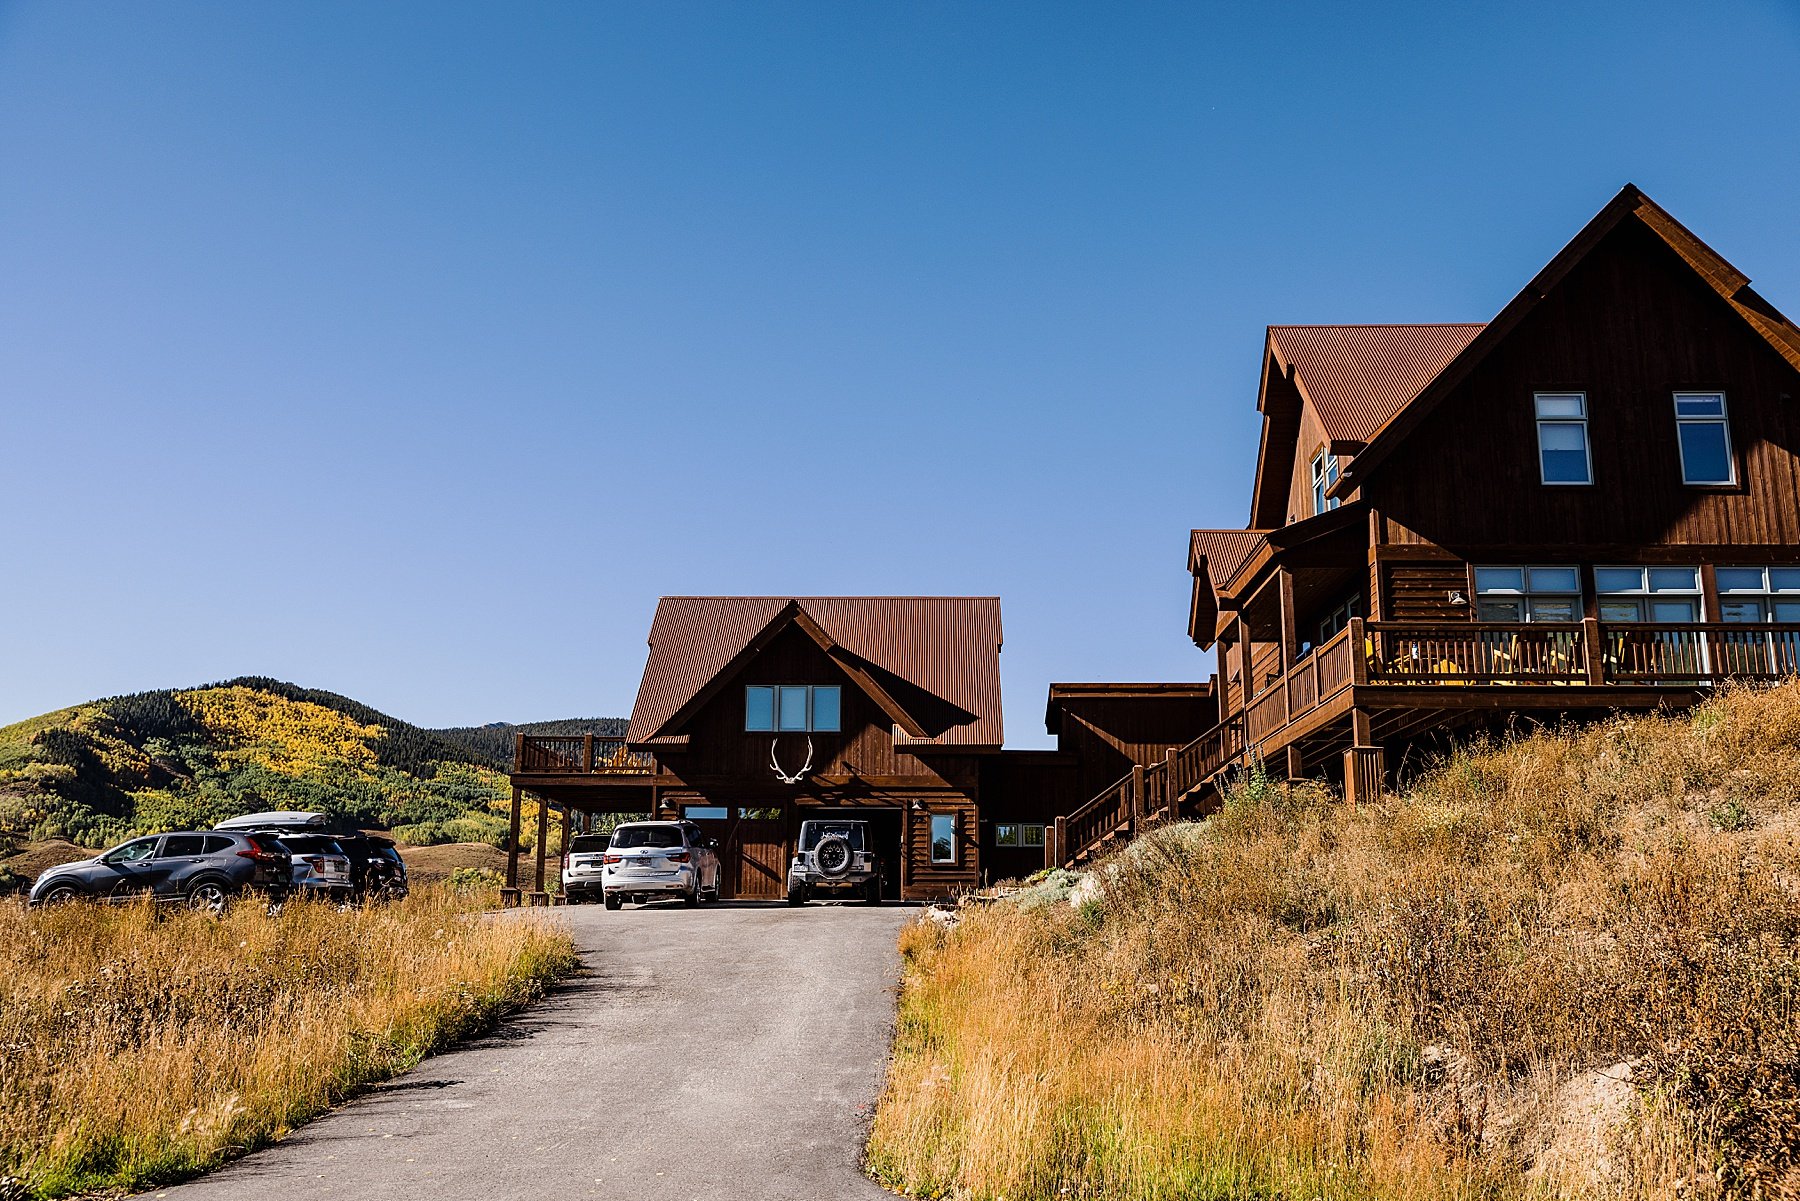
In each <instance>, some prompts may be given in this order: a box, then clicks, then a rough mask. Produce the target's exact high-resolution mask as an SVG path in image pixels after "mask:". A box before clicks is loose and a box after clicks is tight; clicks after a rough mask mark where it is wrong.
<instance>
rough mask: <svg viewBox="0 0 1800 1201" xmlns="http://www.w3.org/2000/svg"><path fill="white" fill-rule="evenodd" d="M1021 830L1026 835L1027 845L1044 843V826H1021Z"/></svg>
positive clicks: (1036, 845) (1037, 845) (1034, 845)
mask: <svg viewBox="0 0 1800 1201" xmlns="http://www.w3.org/2000/svg"><path fill="white" fill-rule="evenodd" d="M1019 830H1020V832H1021V833H1023V834H1024V835H1025V845H1026V846H1028V847H1041V846H1043V845H1044V827H1042V826H1020V827H1019Z"/></svg>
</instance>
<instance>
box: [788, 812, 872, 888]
mask: <svg viewBox="0 0 1800 1201" xmlns="http://www.w3.org/2000/svg"><path fill="white" fill-rule="evenodd" d="M881 888H882V875H881V861H880V859H879V858H878V857H877V856H876V854H875V851H874V844H873V842H872V841H871V840H870V838H869V824H868V823H867V822H860V821H845V820H840V819H837V818H831V819H820V820H815V821H804V822H801V823H800V845H799V847H798V848H797V849H796V850H795V851H794V861H793V862H792V863H790V864H789V865H788V874H787V902H788V904H790V905H804V904H806V902H807V901H808V900H809V899H810V898H812V897H814V896H820V895H827V894H835V895H838V896H852V897H861V898H862V899H863V900H864V901H866V902H867V903H869V904H871V905H879V904H881Z"/></svg>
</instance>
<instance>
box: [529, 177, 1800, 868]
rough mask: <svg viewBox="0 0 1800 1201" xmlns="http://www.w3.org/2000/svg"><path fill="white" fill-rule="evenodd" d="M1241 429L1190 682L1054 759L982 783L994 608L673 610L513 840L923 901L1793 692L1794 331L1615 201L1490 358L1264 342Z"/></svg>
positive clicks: (543, 745)
mask: <svg viewBox="0 0 1800 1201" xmlns="http://www.w3.org/2000/svg"><path fill="white" fill-rule="evenodd" d="M1257 409H1258V411H1259V412H1260V413H1261V415H1262V438H1261V445H1260V449H1259V451H1258V455H1257V462H1256V472H1255V481H1254V485H1253V488H1252V493H1251V501H1250V517H1249V522H1248V524H1247V526H1245V527H1244V528H1241V529H1240V528H1227V529H1200V530H1194V531H1193V532H1192V534H1191V536H1190V539H1189V543H1188V547H1187V568H1188V571H1189V572H1190V573H1191V575H1192V577H1193V591H1192V601H1191V604H1190V608H1189V613H1188V632H1189V634H1190V636H1191V637H1192V639H1193V641H1194V643H1195V644H1196V645H1197V646H1198V647H1200V648H1201V649H1203V650H1204V649H1209V648H1213V647H1216V648H1217V652H1218V654H1217V659H1218V670H1217V671H1216V672H1215V674H1214V675H1213V678H1212V680H1211V682H1210V683H1207V684H1160V685H1158V684H1139V685H1129V684H1062V685H1055V686H1053V687H1052V688H1051V690H1050V697H1049V705H1048V711H1047V714H1046V720H1047V723H1048V726H1049V728H1050V731H1051V733H1052V734H1054V735H1055V736H1056V738H1057V748H1056V749H1055V750H1054V751H1010V750H1005V749H1003V738H1002V730H1001V719H1000V689H999V667H998V655H999V651H1000V641H1001V639H1000V612H999V603H998V601H997V600H994V599H992V598H891V597H890V598H843V597H826V598H779V597H776V598H745V597H735V598H668V599H665V600H664V601H663V602H662V605H661V607H660V608H659V609H658V611H657V616H656V619H655V623H654V625H653V627H652V630H651V636H650V644H651V646H650V658H649V662H648V664H647V666H646V668H645V673H644V682H643V685H642V687H641V688H640V690H639V693H638V699H637V705H636V708H635V709H634V711H633V714H632V720H631V728H630V730H629V732H628V734H627V736H626V738H625V739H624V741H623V742H622V743H614V744H607V743H605V742H604V740H601V741H600V742H598V743H597V742H595V741H594V740H591V739H590V740H587V741H586V742H584V741H583V740H581V739H574V740H568V739H562V740H559V739H547V738H538V739H523V740H522V741H521V745H520V747H519V752H518V762H517V764H516V771H515V775H514V784H515V814H514V821H515V827H516V823H517V820H518V819H517V813H518V810H517V804H516V802H517V797H518V795H519V792H520V790H529V791H530V792H532V793H534V794H536V795H537V796H539V797H541V798H544V799H546V800H548V801H549V802H550V803H551V804H552V805H554V806H556V807H558V808H560V809H562V810H563V812H564V814H565V817H564V820H565V821H567V820H568V816H567V815H568V814H569V813H570V812H571V811H574V812H577V813H580V812H583V811H599V810H623V809H637V810H640V811H650V810H655V811H658V812H663V813H674V812H684V813H686V814H687V815H688V816H689V817H693V818H696V819H697V820H699V821H700V822H701V823H702V824H703V825H706V824H709V823H710V824H712V825H713V826H714V827H715V828H717V829H718V830H719V836H720V838H721V840H722V841H723V842H724V843H725V845H726V848H727V852H728V853H727V854H726V856H725V858H726V862H727V882H728V889H729V891H732V892H734V893H735V894H736V895H739V896H770V897H773V896H776V895H778V893H779V891H780V876H781V873H782V865H783V864H784V863H785V860H786V856H787V854H788V851H789V848H790V846H791V843H792V838H793V834H794V832H795V830H796V829H797V825H798V822H799V821H800V820H803V819H804V818H805V817H806V816H810V815H813V814H816V813H822V812H845V811H855V812H857V813H858V814H860V815H865V816H869V817H871V818H872V819H873V820H875V821H876V822H877V823H879V825H878V828H879V830H880V831H881V837H882V838H883V839H884V840H885V845H886V846H887V848H888V851H887V853H888V854H889V855H891V856H892V859H893V862H895V863H896V864H897V865H898V870H897V871H894V872H891V873H890V874H891V875H892V876H893V880H894V888H895V891H896V894H897V895H899V896H904V897H907V898H925V897H931V896H936V895H941V894H944V893H949V892H954V891H957V890H961V889H966V888H969V887H971V886H974V885H976V884H978V883H980V882H982V881H983V880H986V879H1000V878H1004V877H1010V876H1018V875H1023V874H1025V873H1027V872H1029V871H1031V870H1035V869H1036V868H1038V867H1041V866H1043V865H1045V864H1046V863H1077V862H1080V861H1083V860H1085V859H1087V858H1089V857H1090V856H1092V855H1094V854H1096V853H1097V852H1098V851H1100V850H1101V849H1103V848H1104V847H1105V846H1107V845H1108V844H1110V843H1112V842H1114V841H1116V840H1119V839H1121V838H1124V837H1128V836H1129V835H1130V834H1131V833H1132V832H1133V831H1134V830H1135V829H1136V828H1138V826H1139V825H1140V824H1141V823H1143V822H1145V821H1151V820H1157V819H1166V818H1170V817H1175V816H1185V815H1193V814H1197V813H1203V812H1206V811H1207V810H1208V808H1209V807H1210V806H1212V805H1213V804H1215V803H1216V800H1217V797H1218V795H1219V790H1220V787H1221V783H1222V781H1223V779H1224V778H1225V777H1226V775H1227V774H1228V773H1231V772H1234V771H1238V770H1244V769H1246V768H1248V767H1251V766H1253V765H1260V766H1261V768H1262V769H1263V770H1266V771H1268V772H1270V773H1271V774H1273V775H1275V776H1277V777H1288V778H1315V777H1326V778H1329V779H1331V780H1333V781H1334V782H1336V783H1339V784H1341V785H1342V786H1343V788H1344V790H1345V793H1346V796H1347V798H1348V799H1349V800H1350V801H1352V802H1354V801H1356V800H1357V799H1359V798H1363V797H1366V796H1369V795H1371V794H1373V793H1374V792H1376V791H1377V790H1379V789H1380V788H1381V787H1382V786H1383V784H1384V781H1385V780H1387V779H1388V778H1390V777H1391V773H1392V772H1393V771H1394V770H1395V769H1396V768H1397V767H1399V766H1400V764H1401V763H1402V761H1403V759H1404V757H1405V756H1406V754H1407V752H1408V751H1409V750H1410V749H1412V748H1415V747H1420V746H1431V745H1434V744H1439V743H1440V742H1441V739H1442V738H1443V737H1444V736H1445V735H1446V734H1447V733H1449V732H1453V731H1456V730H1458V729H1464V728H1467V727H1470V726H1473V725H1478V724H1481V725H1490V726H1492V725H1499V724H1504V723H1507V722H1511V721H1517V720H1519V719H1521V718H1535V719H1540V720H1556V719H1558V718H1561V717H1564V716H1570V715H1580V714H1603V713H1606V712H1610V711H1615V710H1645V709H1653V708H1660V707H1676V706H1685V705H1688V704H1691V703H1693V702H1694V701H1695V700H1696V699H1697V698H1699V697H1702V696H1704V695H1705V694H1706V693H1707V692H1708V690H1710V689H1711V688H1713V687H1715V686H1716V685H1717V684H1719V683H1720V682H1722V681H1724V680H1727V679H1732V678H1740V679H1752V680H1767V679H1775V678H1779V677H1781V676H1785V675H1791V674H1794V673H1796V672H1797V671H1800V329H1797V328H1796V327H1795V325H1794V324H1793V323H1792V322H1791V321H1789V320H1788V319H1787V318H1785V317H1784V316H1782V315H1781V314H1780V313H1779V312H1777V311H1776V310H1775V309H1774V308H1773V307H1772V306H1771V305H1770V304H1769V303H1768V302H1767V301H1765V300H1763V299H1762V297H1760V296H1759V295H1757V293H1756V292H1755V291H1754V290H1753V289H1751V287H1750V286H1749V280H1748V277H1746V276H1745V275H1744V274H1743V273H1741V272H1739V271H1738V270H1737V269H1736V268H1735V267H1733V266H1732V265H1731V264H1729V263H1727V262H1726V261H1725V260H1724V259H1723V258H1721V257H1720V256H1719V255H1718V254H1717V253H1716V252H1715V251H1713V250H1712V249H1711V248H1710V247H1708V246H1707V245H1706V244H1705V243H1704V242H1702V241H1701V240H1700V239H1699V238H1697V237H1696V236H1694V235H1693V234H1692V233H1690V232H1689V231H1688V230H1687V229H1686V228H1684V227H1683V226H1682V225H1681V224H1680V223H1679V222H1677V221H1676V220H1675V219H1674V218H1673V217H1671V216H1670V215H1669V214H1668V213H1666V212H1665V211H1663V210H1662V209H1661V208H1659V207H1658V206H1657V205H1656V204H1654V203H1653V202H1652V201H1650V200H1649V199H1648V198H1647V197H1645V196H1644V195H1643V194H1642V193H1641V192H1639V191H1638V190H1637V189H1636V188H1634V187H1630V186H1627V187H1626V188H1625V189H1624V190H1623V191H1621V192H1620V193H1619V195H1618V196H1616V197H1615V198H1614V199H1613V200H1612V201H1611V202H1610V203H1609V204H1608V205H1607V206H1606V207H1605V208H1604V209H1602V210H1601V211H1600V213H1599V214H1598V215H1597V216H1596V217H1595V218H1594V219H1593V220H1592V221H1590V222H1589V223H1588V225H1587V226H1586V227H1585V228H1584V229H1582V230H1581V232H1580V233H1579V234H1578V235H1577V236H1576V237H1575V239H1574V240H1573V241H1571V242H1570V243H1569V244H1568V245H1567V246H1566V247H1564V248H1563V250H1562V251H1561V252H1560V253H1559V254H1557V255H1556V257H1555V258H1554V259H1552V260H1551V261H1550V263H1549V265H1548V266H1547V267H1545V268H1544V269H1543V270H1542V271H1540V272H1539V273H1538V274H1537V276H1536V277H1534V278H1533V279H1532V280H1531V281H1530V283H1528V284H1527V285H1526V286H1525V288H1524V290H1523V291H1521V292H1520V293H1519V294H1518V295H1517V296H1516V297H1514V298H1513V300H1512V301H1511V302H1510V303H1508V304H1507V305H1506V307H1505V308H1503V309H1502V310H1501V311H1500V313H1499V314H1498V315H1497V316H1496V317H1495V318H1494V319H1493V320H1492V321H1489V322H1487V323H1486V324H1456V325H1332V326H1272V327H1270V328H1269V330H1268V333H1267V337H1266V340H1265V342H1264V346H1263V351H1262V364H1261V379H1260V386H1259V389H1258V396H1257ZM821 690H824V691H821ZM821 697H823V698H824V699H823V701H822V700H821ZM821 713H823V714H825V715H826V719H827V720H826V721H825V722H824V723H823V724H822V723H821V720H820V717H819V715H820V714H821ZM802 715H805V716H802ZM808 724H810V726H811V728H810V729H808V728H806V726H807V725H808ZM803 765H805V767H806V770H804V771H800V770H799V769H800V768H802V766H803ZM627 798H629V799H630V801H631V803H630V804H625V803H624V801H625V800H626V799H627ZM542 820H543V819H542V818H541V817H540V822H541V821H542ZM543 841H544V840H543V839H542V838H541V837H540V839H539V846H540V847H541V846H542V845H543ZM515 845H516V839H515ZM515 880H516V874H515ZM537 880H538V894H539V895H540V896H541V895H542V892H543V878H542V864H541V861H540V864H539V875H538V877H537ZM513 895H514V896H515V897H516V896H517V893H516V892H515V893H514V894H513Z"/></svg>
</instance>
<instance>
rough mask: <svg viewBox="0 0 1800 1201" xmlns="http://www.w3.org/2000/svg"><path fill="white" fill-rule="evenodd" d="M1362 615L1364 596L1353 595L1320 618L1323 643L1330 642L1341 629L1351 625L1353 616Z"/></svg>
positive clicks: (1320, 635) (1320, 633) (1320, 639)
mask: <svg viewBox="0 0 1800 1201" xmlns="http://www.w3.org/2000/svg"><path fill="white" fill-rule="evenodd" d="M1361 616H1362V597H1361V596H1360V595H1353V596H1351V597H1350V598H1349V599H1348V600H1346V601H1345V602H1344V603H1343V604H1341V605H1339V606H1338V607H1337V608H1335V609H1333V610H1332V611H1331V612H1329V613H1327V614H1326V615H1325V616H1324V617H1322V618H1320V619H1319V641H1320V642H1321V643H1324V642H1330V641H1331V640H1332V639H1333V638H1335V637H1336V636H1337V633H1338V631H1339V630H1342V629H1345V628H1346V627H1348V626H1349V624H1350V619H1351V618H1352V617H1361Z"/></svg>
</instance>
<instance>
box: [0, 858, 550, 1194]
mask: <svg viewBox="0 0 1800 1201" xmlns="http://www.w3.org/2000/svg"><path fill="white" fill-rule="evenodd" d="M573 964H574V951H573V948H572V947H571V945H570V942H569V939H568V936H567V934H566V933H565V932H564V931H563V930H562V929H561V928H560V927H558V926H556V925H553V924H550V923H547V922H544V921H541V920H532V919H530V918H527V917H524V916H522V915H518V916H509V917H508V918H506V919H504V920H495V919H491V918H487V917H484V916H483V915H482V914H481V913H480V912H479V909H478V899H477V898H475V897H472V896H469V895H465V894H459V893H457V892H455V891H454V890H451V889H449V888H427V889H422V890H419V891H416V892H415V893H414V895H413V896H412V897H411V898H409V899H408V900H406V901H404V902H402V903H398V904H394V905H390V906H386V907H381V908H371V909H367V910H361V911H356V912H345V913H340V912H338V911H336V910H335V909H333V908H331V907H329V906H326V905H319V904H313V903H307V902H297V903H291V904H289V905H288V906H287V907H286V908H285V910H284V911H283V912H282V913H280V914H279V915H278V916H270V915H269V914H268V913H266V912H264V911H263V909H262V908H261V907H260V906H256V905H251V904H244V905H240V906H237V907H235V908H233V909H232V910H231V911H230V912H229V913H227V914H226V916H225V917H223V918H222V919H213V918H209V917H204V916H201V915H198V914H191V913H187V912H185V911H176V912H170V911H167V910H162V909H156V908H153V907H151V906H150V905H149V904H147V903H141V904H137V905H133V906H130V907H126V908H95V907H89V906H67V907H63V908H59V909H55V910H50V911H45V912H29V911H27V910H26V909H25V908H24V907H23V906H22V905H21V904H18V903H16V902H8V903H6V904H4V905H0V1175H11V1176H16V1177H19V1178H21V1179H22V1180H23V1181H24V1182H25V1184H26V1186H27V1187H28V1188H30V1189H31V1190H34V1191H35V1192H36V1193H38V1194H39V1195H41V1196H46V1197H50V1196H59V1195H63V1194H66V1193H71V1192H88V1191H99V1190H106V1191H112V1190H118V1189H141V1188H147V1187H150V1186H153V1185H157V1184H162V1183H165V1182H167V1181H171V1180H176V1179H180V1178H182V1177H185V1176H189V1175H192V1174H194V1173H196V1172H199V1171H202V1170H205V1169H206V1168H208V1167H211V1166H213V1165H215V1164H217V1163H218V1162H220V1161H221V1160H223V1159H224V1158H226V1157H228V1156H230V1155H232V1154H234V1153H236V1152H239V1151H241V1150H244V1149H246V1148H249V1147H254V1146H256V1145H259V1144H263V1143H267V1142H269V1141H271V1140H273V1139H277V1138H280V1137H281V1136H282V1134H283V1133H285V1132H286V1131H287V1130H289V1129H290V1128H292V1127H293V1126H295V1125H296V1124H298V1123H300V1122H303V1121H305V1120H306V1119H308V1118H310V1117H312V1116H314V1115H316V1114H318V1113H320V1112H321V1111H323V1110H324V1109H325V1108H327V1107H328V1106H330V1105H332V1104H333V1103H335V1102H337V1101H340V1100H342V1099H344V1098H345V1097H347V1096H348V1095H350V1094H351V1093H353V1092H354V1091H355V1090H356V1089H358V1088H359V1087H361V1086H363V1085H365V1084H368V1083H370V1082H372V1081H376V1080H380V1079H383V1078H385V1077H388V1076H391V1075H393V1074H395V1073H397V1072H401V1071H404V1070H406V1069H407V1068H409V1067H411V1066H412V1065H413V1064H415V1063H417V1062H418V1060H419V1059H420V1058H421V1057H422V1056H424V1055H427V1054H429V1053H431V1052H432V1051H434V1050H437V1049H440V1048H442V1047H444V1046H445V1045H446V1044H448V1043H450V1042H451V1041H453V1040H455V1039H457V1038H459V1037H462V1036H465V1035H467V1034H470V1033H472V1032H474V1031H476V1030H478V1029H480V1028H482V1027H483V1026H484V1025H486V1024H487V1023H489V1022H491V1021H492V1020H493V1019H494V1018H495V1017H496V1016H497V1015H499V1014H500V1013H502V1012H504V1011H506V1010H508V1009H511V1008H513V1007H516V1006H518V1005H521V1004H524V1003H526V1002H528V1001H530V1000H532V999H533V998H535V997H536V996H538V995H539V994H540V993H541V992H542V990H543V988H544V987H545V985H546V984H547V983H548V982H549V981H550V980H551V979H553V978H554V977H555V976H556V975H557V974H558V973H561V972H564V971H566V970H568V969H570V968H571V967H572V966H573Z"/></svg>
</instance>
